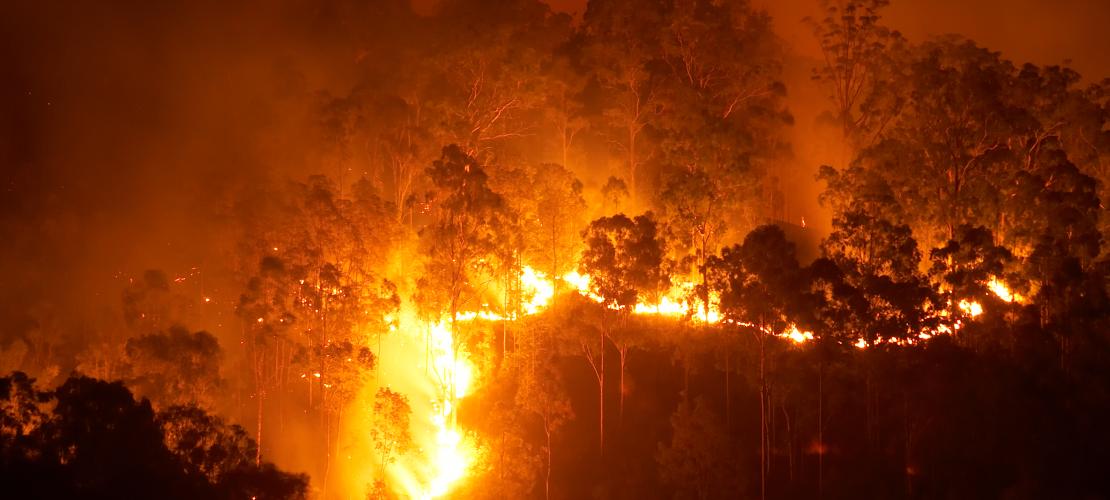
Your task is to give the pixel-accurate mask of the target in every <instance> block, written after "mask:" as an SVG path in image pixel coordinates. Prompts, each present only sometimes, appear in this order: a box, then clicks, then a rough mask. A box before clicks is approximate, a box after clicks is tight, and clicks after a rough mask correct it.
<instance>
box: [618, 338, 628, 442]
mask: <svg viewBox="0 0 1110 500" xmlns="http://www.w3.org/2000/svg"><path fill="white" fill-rule="evenodd" d="M617 352H618V353H619V354H620V362H621V379H620V391H621V398H620V413H619V415H620V416H619V422H620V424H621V425H622V426H623V425H624V367H625V363H626V362H627V360H628V346H627V345H625V346H624V347H622V348H619V349H618V350H617Z"/></svg>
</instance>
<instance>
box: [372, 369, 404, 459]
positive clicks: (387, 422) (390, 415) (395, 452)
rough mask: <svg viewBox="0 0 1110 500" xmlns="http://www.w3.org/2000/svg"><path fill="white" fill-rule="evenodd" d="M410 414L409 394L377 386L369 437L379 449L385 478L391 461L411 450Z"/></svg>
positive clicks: (375, 448) (375, 447) (379, 457)
mask: <svg viewBox="0 0 1110 500" xmlns="http://www.w3.org/2000/svg"><path fill="white" fill-rule="evenodd" d="M411 417H412V408H411V407H410V406H409V400H408V398H407V397H405V396H404V395H402V394H400V393H397V392H393V391H392V390H390V389H388V388H385V387H383V388H381V389H378V393H377V394H375V395H374V413H373V415H371V419H370V421H371V425H370V440H371V441H372V442H373V443H374V450H375V451H377V452H378V460H379V463H380V464H381V466H382V470H381V475H382V477H384V476H385V469H386V467H387V466H388V465H389V464H391V463H393V462H394V461H395V460H397V458H398V457H399V456H403V455H405V454H406V453H408V452H409V451H410V450H411V449H412V446H413V443H412V431H411V430H410V429H409V419H410V418H411Z"/></svg>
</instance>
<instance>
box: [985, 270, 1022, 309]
mask: <svg viewBox="0 0 1110 500" xmlns="http://www.w3.org/2000/svg"><path fill="white" fill-rule="evenodd" d="M987 287H989V288H990V289H991V291H992V292H994V294H995V295H997V296H998V298H1000V299H1002V300H1003V301H1006V302H1017V303H1019V304H1021V303H1024V302H1025V297H1022V296H1021V295H1020V294H1016V293H1014V292H1013V291H1011V290H1010V287H1009V286H1006V283H1003V282H1002V280H1000V279H998V278H997V277H994V276H991V279H990V281H988V282H987Z"/></svg>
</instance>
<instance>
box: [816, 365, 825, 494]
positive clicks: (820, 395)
mask: <svg viewBox="0 0 1110 500" xmlns="http://www.w3.org/2000/svg"><path fill="white" fill-rule="evenodd" d="M824 486H825V360H824V357H823V356H822V357H821V358H820V359H819V361H818V362H817V498H818V499H820V498H822V497H823V496H824V493H825V490H824Z"/></svg>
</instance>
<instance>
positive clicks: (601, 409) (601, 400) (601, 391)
mask: <svg viewBox="0 0 1110 500" xmlns="http://www.w3.org/2000/svg"><path fill="white" fill-rule="evenodd" d="M597 424H598V425H597V431H598V432H597V436H598V438H597V453H598V455H605V330H604V329H602V331H601V371H599V372H598V377H597Z"/></svg>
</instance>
